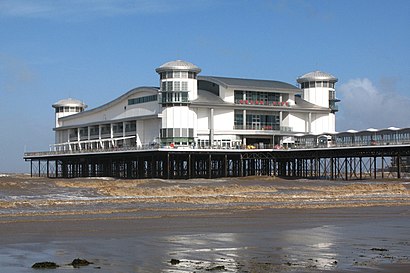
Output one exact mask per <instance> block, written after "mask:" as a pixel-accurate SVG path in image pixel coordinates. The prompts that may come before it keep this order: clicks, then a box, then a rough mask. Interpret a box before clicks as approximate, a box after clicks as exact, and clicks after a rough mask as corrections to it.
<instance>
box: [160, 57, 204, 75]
mask: <svg viewBox="0 0 410 273" xmlns="http://www.w3.org/2000/svg"><path fill="white" fill-rule="evenodd" d="M169 70H183V71H192V72H195V73H199V72H201V68H199V67H198V66H196V65H194V64H192V63H190V62H186V61H182V60H176V61H171V62H167V63H164V64H163V65H161V66H160V67H158V68H157V69H155V71H157V73H161V72H163V71H169Z"/></svg>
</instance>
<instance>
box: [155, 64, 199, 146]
mask: <svg viewBox="0 0 410 273" xmlns="http://www.w3.org/2000/svg"><path fill="white" fill-rule="evenodd" d="M155 71H156V72H157V73H158V74H159V76H160V95H161V97H160V101H159V103H160V104H161V105H162V125H161V127H162V128H161V131H160V137H161V142H162V143H163V144H166V145H174V144H175V145H192V144H193V143H194V139H195V137H196V136H197V132H196V121H197V114H196V112H195V111H194V110H193V109H190V108H189V104H190V103H191V101H193V100H196V99H197V98H198V83H197V75H198V74H199V73H200V72H201V69H200V68H199V67H198V66H196V65H194V64H192V63H190V62H187V61H182V60H176V61H171V62H167V63H164V64H163V65H161V66H160V67H158V68H157V69H155Z"/></svg>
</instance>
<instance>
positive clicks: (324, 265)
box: [0, 177, 410, 273]
mask: <svg viewBox="0 0 410 273" xmlns="http://www.w3.org/2000/svg"><path fill="white" fill-rule="evenodd" d="M13 179H14V180H13ZM19 179H20V178H18V179H17V178H8V179H3V180H0V190H1V191H0V193H3V194H4V193H6V192H7V194H9V195H12V194H16V193H21V192H24V195H21V196H17V195H14V196H15V197H14V198H11V199H10V198H6V197H5V198H3V201H2V202H3V207H2V214H1V215H0V234H1V236H0V268H1V272H4V273H8V272H38V271H36V270H34V269H31V268H30V267H31V265H33V264H34V263H36V262H42V261H53V262H56V263H57V264H59V265H61V267H59V268H57V269H54V270H52V271H49V272H67V270H74V269H73V267H72V266H69V265H67V264H69V263H71V261H72V260H73V259H75V258H84V259H87V260H88V261H91V262H93V264H91V265H88V266H86V267H83V268H81V272H210V271H213V272H410V257H409V256H410V205H409V203H408V202H409V193H408V184H406V183H402V182H397V181H385V182H383V183H380V182H360V183H351V182H349V183H343V182H341V183H333V182H326V181H281V180H268V179H258V180H255V179H254V180H252V179H242V180H236V179H231V180H221V181H202V180H200V181H123V180H121V181H118V180H98V179H97V180H81V179H79V180H47V181H44V180H42V179H34V180H29V181H28V182H26V184H24V185H26V186H24V187H23V186H21V185H23V183H22V182H21V181H22V180H21V179H20V180H19ZM22 179H23V180H25V181H26V180H27V177H25V178H22ZM7 181H8V182H7ZM14 182H15V183H16V184H13V183H14ZM7 183H8V184H7ZM44 186H45V187H46V188H47V192H48V193H47V196H46V197H44V198H43V197H41V196H40V197H38V196H39V195H41V194H42V193H41V192H42V191H43V190H44V189H43V187H44ZM62 189H63V190H64V192H63V191H62ZM66 190H67V192H66ZM89 190H91V191H89ZM30 192H35V196H34V195H33V196H32V195H29V194H28V193H30ZM49 192H55V195H58V196H59V197H58V198H56V197H54V195H53V196H50V195H49ZM79 192H81V194H79ZM62 193H64V194H65V195H64V196H63V197H61V196H62ZM67 195H68V196H69V197H70V198H68V199H67V198H66V197H67ZM72 196H77V197H76V198H77V199H75V198H73V197H72ZM17 197H18V198H17ZM85 197H87V198H86V199H84V198H85ZM106 197H110V198H109V199H106ZM111 197H114V199H111ZM141 197H144V198H141ZM53 198H54V199H53ZM101 198H102V199H101ZM319 199H320V201H319ZM85 200H86V201H87V202H86V201H85ZM13 202H14V203H13ZM0 206H1V204H0ZM171 259H174V262H173V264H172V263H171V262H170V261H171ZM176 261H178V263H177V262H176ZM75 270H77V269H75Z"/></svg>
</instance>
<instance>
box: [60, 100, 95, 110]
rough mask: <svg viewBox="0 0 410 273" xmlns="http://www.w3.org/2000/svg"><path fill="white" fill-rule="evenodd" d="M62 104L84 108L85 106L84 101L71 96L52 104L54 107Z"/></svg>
mask: <svg viewBox="0 0 410 273" xmlns="http://www.w3.org/2000/svg"><path fill="white" fill-rule="evenodd" d="M62 106H72V107H83V108H84V109H85V108H87V105H86V104H85V103H84V102H82V101H80V100H77V99H73V98H68V99H62V100H59V101H57V102H56V103H54V104H53V107H54V108H56V107H62Z"/></svg>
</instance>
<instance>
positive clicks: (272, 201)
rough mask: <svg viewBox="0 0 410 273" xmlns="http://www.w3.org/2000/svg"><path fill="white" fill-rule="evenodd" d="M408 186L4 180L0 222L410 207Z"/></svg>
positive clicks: (256, 180) (244, 181) (318, 182)
mask: <svg viewBox="0 0 410 273" xmlns="http://www.w3.org/2000/svg"><path fill="white" fill-rule="evenodd" d="M409 186H410V185H409V183H408V182H400V181H328V180H316V181H315V180H292V181H287V180H280V179H275V178H267V177H260V178H258V177H253V178H227V179H212V180H207V179H196V180H195V179H194V180H159V179H146V180H118V179H113V178H77V179H47V178H39V177H29V176H27V175H4V174H3V175H1V176H0V218H1V217H3V218H5V217H19V216H20V217H28V216H41V215H43V216H46V215H94V214H109V213H133V214H140V215H141V216H148V215H153V216H157V215H158V214H160V213H161V212H163V213H166V212H167V211H180V212H183V211H192V210H195V211H202V210H222V209H240V208H242V209H259V208H320V207H323V208H325V207H356V206H371V205H406V204H409V203H410V191H409Z"/></svg>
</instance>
